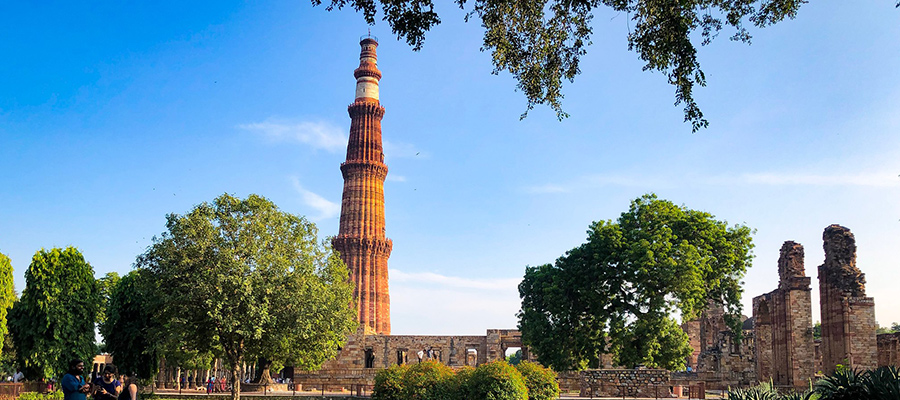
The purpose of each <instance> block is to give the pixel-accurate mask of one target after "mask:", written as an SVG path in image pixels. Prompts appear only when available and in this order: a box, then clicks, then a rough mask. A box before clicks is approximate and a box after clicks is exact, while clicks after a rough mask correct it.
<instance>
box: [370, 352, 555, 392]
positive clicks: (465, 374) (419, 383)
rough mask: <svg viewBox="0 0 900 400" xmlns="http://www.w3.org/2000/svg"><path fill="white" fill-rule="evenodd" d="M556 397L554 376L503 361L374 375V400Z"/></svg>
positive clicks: (422, 365)
mask: <svg viewBox="0 0 900 400" xmlns="http://www.w3.org/2000/svg"><path fill="white" fill-rule="evenodd" d="M558 396H559V386H558V384H557V383H556V374H555V373H554V372H553V371H551V370H549V369H547V368H544V367H542V366H540V365H538V364H534V363H528V362H523V363H521V364H519V365H518V366H517V367H513V366H512V365H509V364H508V363H507V362H506V361H495V362H491V363H487V364H482V365H479V366H478V368H472V367H463V368H460V369H459V370H457V371H456V372H455V373H454V372H453V370H451V369H450V368H449V367H447V366H446V365H443V364H441V363H438V362H435V361H425V362H422V363H418V364H414V365H411V366H398V365H395V366H392V367H390V368H386V369H383V370H381V371H378V373H376V375H375V387H374V390H373V391H372V399H373V400H549V399H555V398H557V397H558Z"/></svg>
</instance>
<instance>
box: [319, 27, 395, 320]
mask: <svg viewBox="0 0 900 400" xmlns="http://www.w3.org/2000/svg"><path fill="white" fill-rule="evenodd" d="M359 44H360V46H361V47H362V51H361V52H360V55H359V68H357V69H356V70H355V71H353V76H354V77H356V99H355V100H354V101H353V104H350V106H349V107H347V111H348V112H349V113H350V119H351V123H350V141H349V143H348V144H347V161H345V162H344V163H343V164H341V174H343V176H344V193H343V195H342V197H341V224H340V229H339V231H338V235H337V236H336V237H334V239H332V240H331V244H332V246H333V247H334V249H335V250H337V251H338V252H340V254H341V258H342V259H343V260H344V263H346V264H347V268H348V269H349V270H350V281H351V282H353V283H354V284H355V286H354V292H353V297H354V299H355V300H356V306H357V312H358V316H357V318H358V321H359V329H360V330H361V331H362V332H361V333H364V334H370V333H376V334H382V335H390V334H391V298H390V294H388V267H387V261H388V257H390V256H391V246H392V244H391V240H390V239H388V238H387V237H386V236H385V229H384V179H385V177H387V172H388V169H387V165H385V164H384V151H383V149H382V145H381V118H382V117H383V116H384V107H382V106H381V103H380V102H379V101H378V81H379V80H380V79H381V71H379V70H378V55H377V54H376V53H375V49H376V48H377V47H378V41H377V40H376V39H375V38H372V37H366V38H363V39H362V41H360V43H359Z"/></svg>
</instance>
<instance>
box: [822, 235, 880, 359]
mask: <svg viewBox="0 0 900 400" xmlns="http://www.w3.org/2000/svg"><path fill="white" fill-rule="evenodd" d="M822 239H823V240H824V242H825V243H824V247H825V263H823V264H822V265H820V266H819V298H820V304H821V308H822V344H821V345H820V346H821V352H822V369H823V370H824V371H823V372H825V373H830V372H833V371H834V369H835V366H837V365H838V364H841V365H845V366H848V367H850V368H858V369H873V368H875V367H876V365H877V358H876V357H877V356H876V352H877V341H876V334H875V330H876V329H877V323H876V322H875V300H874V299H873V298H871V297H866V287H865V284H866V279H865V274H863V273H862V272H861V271H860V270H859V268H857V267H856V239H854V237H853V234H852V233H850V230H849V229H847V228H845V227H843V226H840V225H831V226H829V227H827V228H825V232H824V233H823V234H822Z"/></svg>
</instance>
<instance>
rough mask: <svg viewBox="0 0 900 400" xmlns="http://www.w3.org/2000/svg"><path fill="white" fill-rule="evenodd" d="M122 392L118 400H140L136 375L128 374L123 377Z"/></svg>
mask: <svg viewBox="0 0 900 400" xmlns="http://www.w3.org/2000/svg"><path fill="white" fill-rule="evenodd" d="M122 387H123V389H122V391H121V393H119V399H118V400H138V390H137V385H136V384H135V383H134V374H133V373H131V372H126V373H125V374H123V375H122Z"/></svg>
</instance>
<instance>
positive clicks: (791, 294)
mask: <svg viewBox="0 0 900 400" xmlns="http://www.w3.org/2000/svg"><path fill="white" fill-rule="evenodd" d="M778 276H779V281H778V289H775V290H773V291H771V292H769V293H766V294H764V295H761V296H757V297H754V298H753V322H754V324H753V331H754V337H755V339H756V353H755V356H756V373H757V378H758V379H759V380H760V381H767V380H771V381H772V383H773V384H774V385H776V386H781V387H794V388H804V387H806V386H808V385H809V378H810V377H812V376H813V374H814V373H815V351H814V347H813V332H812V300H811V291H812V290H811V289H810V278H809V277H807V276H806V272H805V270H804V268H803V246H802V245H800V244H799V243H795V242H792V241H787V242H784V245H782V246H781V255H780V256H779V257H778Z"/></svg>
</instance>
